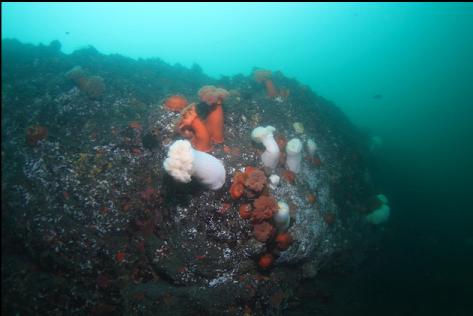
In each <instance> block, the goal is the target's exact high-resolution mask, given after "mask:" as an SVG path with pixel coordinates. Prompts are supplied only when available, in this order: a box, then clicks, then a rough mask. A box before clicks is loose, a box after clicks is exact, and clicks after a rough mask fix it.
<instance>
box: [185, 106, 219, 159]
mask: <svg viewBox="0 0 473 316" xmlns="http://www.w3.org/2000/svg"><path fill="white" fill-rule="evenodd" d="M178 128H179V131H180V132H181V134H182V133H183V134H184V136H189V129H190V130H192V131H193V132H194V135H193V136H192V139H191V143H192V146H193V147H194V148H196V149H197V150H200V151H203V152H208V151H210V150H211V149H212V146H211V145H210V135H209V132H208V131H207V128H206V127H205V124H204V122H203V121H202V120H201V119H200V117H199V115H198V114H197V111H196V108H195V104H194V103H192V104H190V105H188V106H187V107H185V108H184V109H183V110H182V111H181V119H180V121H179V123H178Z"/></svg>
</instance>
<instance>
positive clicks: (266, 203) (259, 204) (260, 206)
mask: <svg viewBox="0 0 473 316" xmlns="http://www.w3.org/2000/svg"><path fill="white" fill-rule="evenodd" d="M277 210H278V203H277V202H276V199H275V198H273V197H272V196H268V195H262V196H260V197H259V198H257V199H256V200H255V201H254V202H253V212H252V214H251V219H252V221H253V223H261V222H262V221H264V220H270V219H271V218H272V217H273V215H274V214H275V213H276V212H277Z"/></svg>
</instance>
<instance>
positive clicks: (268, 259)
mask: <svg viewBox="0 0 473 316" xmlns="http://www.w3.org/2000/svg"><path fill="white" fill-rule="evenodd" d="M273 261H274V258H273V255H272V254H270V253H266V254H264V255H262V256H261V257H260V258H259V261H258V265H259V266H260V268H262V269H267V268H269V267H271V265H272V264H273Z"/></svg>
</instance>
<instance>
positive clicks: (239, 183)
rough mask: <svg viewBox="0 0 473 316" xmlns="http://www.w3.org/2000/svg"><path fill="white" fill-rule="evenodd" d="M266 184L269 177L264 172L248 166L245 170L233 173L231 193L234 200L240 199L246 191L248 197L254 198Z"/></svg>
mask: <svg viewBox="0 0 473 316" xmlns="http://www.w3.org/2000/svg"><path fill="white" fill-rule="evenodd" d="M266 184H267V178H266V175H265V174H264V172H263V171H261V170H259V169H257V168H254V167H250V166H248V167H246V168H245V172H241V171H237V172H235V174H234V175H233V182H232V186H231V187H230V195H231V196H232V199H234V200H238V199H239V198H240V197H242V196H243V194H245V193H246V196H247V197H248V198H254V197H256V196H258V195H259V194H261V193H262V192H263V190H264V189H265V188H266Z"/></svg>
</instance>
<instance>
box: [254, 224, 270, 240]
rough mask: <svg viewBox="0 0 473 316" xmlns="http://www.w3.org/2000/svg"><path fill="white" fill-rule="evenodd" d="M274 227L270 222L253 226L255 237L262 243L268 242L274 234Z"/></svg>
mask: <svg viewBox="0 0 473 316" xmlns="http://www.w3.org/2000/svg"><path fill="white" fill-rule="evenodd" d="M274 231H275V230H274V227H273V225H271V224H270V223H268V222H262V223H258V224H254V225H253V235H254V236H255V239H256V240H258V241H261V242H267V241H268V240H269V239H270V238H271V237H272V236H273V233H274Z"/></svg>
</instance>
